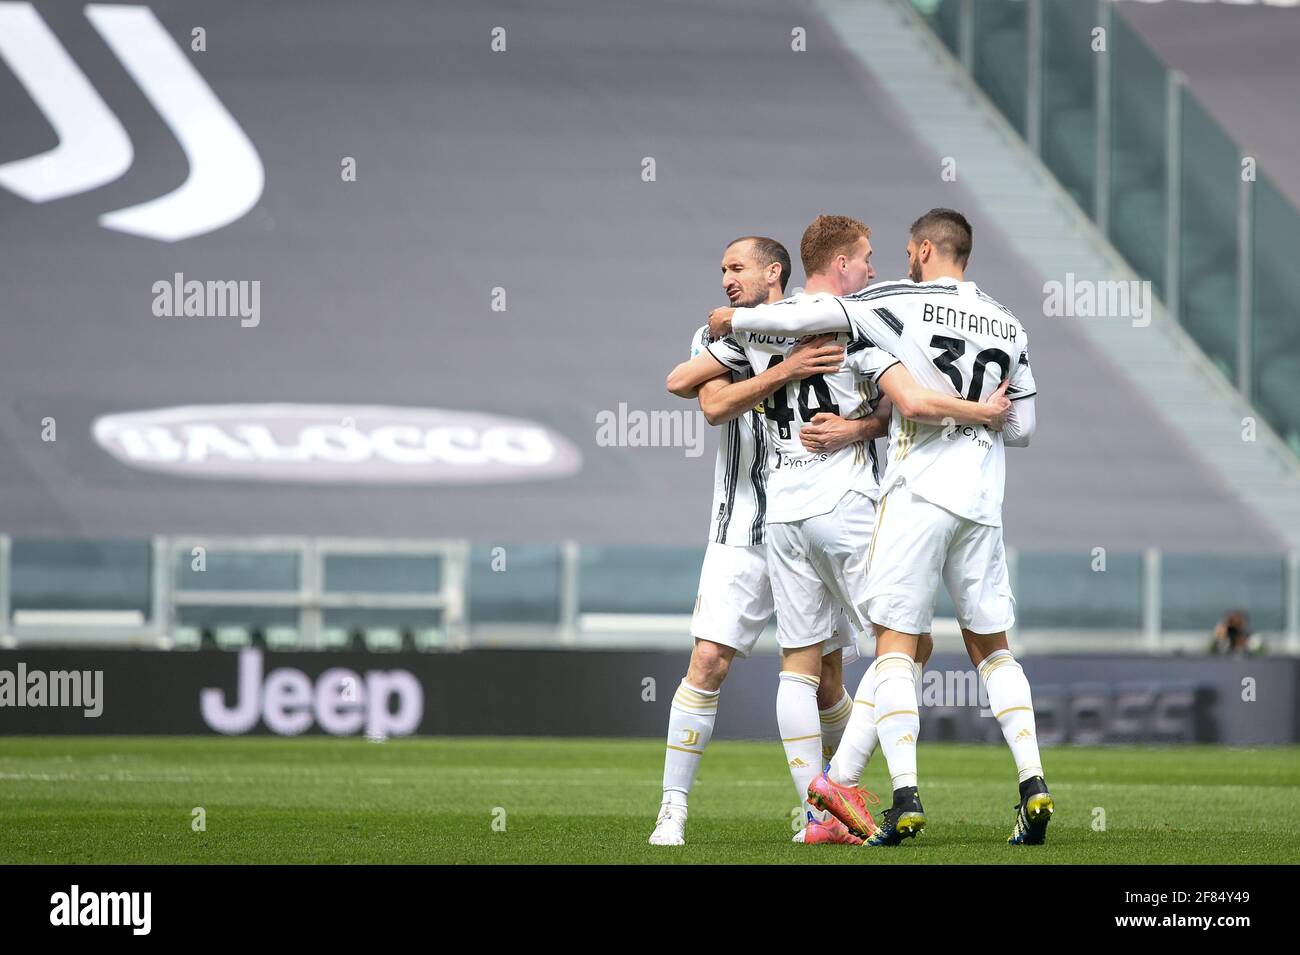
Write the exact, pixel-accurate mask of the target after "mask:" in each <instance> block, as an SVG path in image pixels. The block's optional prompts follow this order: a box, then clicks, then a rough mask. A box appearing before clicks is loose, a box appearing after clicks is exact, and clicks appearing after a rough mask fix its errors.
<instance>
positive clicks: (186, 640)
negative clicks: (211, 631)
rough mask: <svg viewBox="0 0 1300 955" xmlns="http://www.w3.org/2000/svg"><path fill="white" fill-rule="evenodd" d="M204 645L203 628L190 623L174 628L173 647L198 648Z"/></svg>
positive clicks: (176, 648)
mask: <svg viewBox="0 0 1300 955" xmlns="http://www.w3.org/2000/svg"><path fill="white" fill-rule="evenodd" d="M202 645H203V629H202V628H201V627H195V626H191V625H189V624H180V625H178V626H175V627H173V628H172V648H173V649H175V650H197V649H199V648H200V647H201V646H202Z"/></svg>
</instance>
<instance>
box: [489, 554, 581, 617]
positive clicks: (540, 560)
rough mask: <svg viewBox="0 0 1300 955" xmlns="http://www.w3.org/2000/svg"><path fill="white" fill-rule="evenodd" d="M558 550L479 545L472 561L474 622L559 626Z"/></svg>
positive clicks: (559, 583)
mask: <svg viewBox="0 0 1300 955" xmlns="http://www.w3.org/2000/svg"><path fill="white" fill-rule="evenodd" d="M560 590H561V567H560V548H559V546H558V545H556V544H496V545H488V544H475V545H474V546H473V547H472V548H470V558H469V620H470V623H471V624H480V623H530V624H532V623H535V624H555V623H558V622H559V620H560Z"/></svg>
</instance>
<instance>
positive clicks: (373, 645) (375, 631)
mask: <svg viewBox="0 0 1300 955" xmlns="http://www.w3.org/2000/svg"><path fill="white" fill-rule="evenodd" d="M363 639H364V641H365V645H366V649H367V650H369V651H371V652H372V653H396V652H398V651H400V650H401V649H402V631H401V630H399V629H397V628H396V627H367V628H366V629H365V630H364V631H363Z"/></svg>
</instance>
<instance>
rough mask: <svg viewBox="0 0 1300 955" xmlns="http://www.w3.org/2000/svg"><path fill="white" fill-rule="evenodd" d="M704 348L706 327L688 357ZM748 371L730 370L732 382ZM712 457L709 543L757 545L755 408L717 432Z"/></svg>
mask: <svg viewBox="0 0 1300 955" xmlns="http://www.w3.org/2000/svg"><path fill="white" fill-rule="evenodd" d="M708 347H709V326H708V325H702V326H700V327H699V328H697V329H696V330H695V335H694V337H692V339H691V357H692V358H694V357H695V356H696V355H699V354H701V353H702V352H703V351H704V350H705V349H707V348H708ZM749 377H751V376H750V373H749V372H748V370H738V369H732V370H731V378H732V380H733V381H740V380H743V379H745V378H749ZM721 432H722V433H721V436H720V441H719V443H718V457H717V460H716V461H715V462H714V465H713V512H712V517H711V519H710V522H709V540H711V541H715V542H717V543H719V544H728V545H731V546H733V547H751V546H754V545H758V544H762V543H763V540H764V537H763V525H764V524H766V523H767V487H766V485H767V475H766V474H765V470H766V465H765V462H764V459H765V458H766V456H767V443H766V439H765V436H764V434H763V425H762V421H761V419H760V418H759V415H758V411H757V409H755V410H751V411H746V412H745V413H744V414H743V415H741V416H740V417H738V418H733V419H732V420H731V421H728V422H727V423H726V424H724V425H723V426H722V428H721Z"/></svg>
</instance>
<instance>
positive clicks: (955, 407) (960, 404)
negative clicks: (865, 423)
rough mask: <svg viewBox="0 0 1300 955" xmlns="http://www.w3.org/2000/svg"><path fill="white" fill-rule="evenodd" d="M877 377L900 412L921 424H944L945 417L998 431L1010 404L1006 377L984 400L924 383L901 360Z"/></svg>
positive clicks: (1004, 422)
mask: <svg viewBox="0 0 1300 955" xmlns="http://www.w3.org/2000/svg"><path fill="white" fill-rule="evenodd" d="M879 381H880V388H881V390H882V391H884V393H885V394H887V395H888V396H889V398H890V400H891V401H893V402H894V404H895V405H896V406H897V407H898V413H899V414H901V415H902V416H903V417H904V418H911V419H912V420H914V421H920V422H922V423H923V424H936V425H938V424H945V423H946V420H947V421H956V422H957V423H958V424H978V425H983V426H984V427H986V428H989V429H990V430H992V431H1001V430H1002V428H1003V427H1004V426H1005V424H1006V419H1007V414H1008V413H1009V411H1010V408H1011V402H1010V401H1008V400H1007V397H1006V390H1007V384H1008V383H1007V382H1005V381H1004V382H1002V384H1001V385H999V386H998V389H997V390H996V391H994V392H993V393H992V394H991V395H989V396H988V398H987V399H986V400H984V401H966V400H965V399H963V398H954V397H952V396H951V395H945V394H942V393H941V392H938V391H934V390H932V389H930V388H926V387H923V386H922V385H919V384H917V381H916V379H915V378H913V377H912V373H911V372H909V371H908V370H907V368H906V367H904V365H903V363H902V362H895V363H894V364H893V365H891V366H890V367H889V368H888V369H886V371H885V372H884V374H882V375H881V376H880V379H879ZM945 419H946V420H945Z"/></svg>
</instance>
